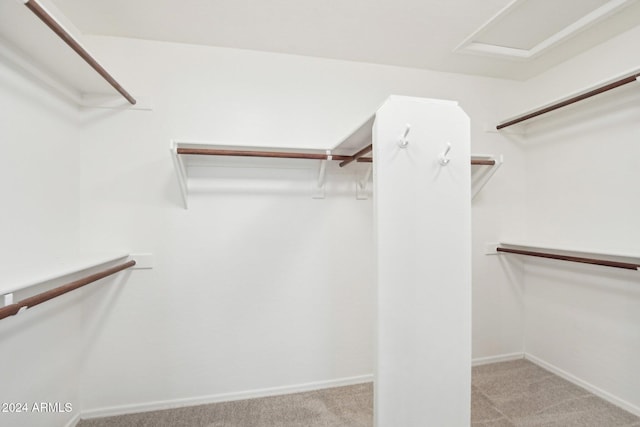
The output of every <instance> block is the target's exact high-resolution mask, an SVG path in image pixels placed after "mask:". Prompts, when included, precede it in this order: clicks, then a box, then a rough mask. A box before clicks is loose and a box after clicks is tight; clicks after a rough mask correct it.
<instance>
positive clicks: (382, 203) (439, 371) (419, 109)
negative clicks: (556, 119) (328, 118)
mask: <svg viewBox="0 0 640 427" xmlns="http://www.w3.org/2000/svg"><path fill="white" fill-rule="evenodd" d="M406 124H410V125H411V129H410V132H409V135H408V140H409V144H408V146H407V147H405V148H400V147H399V146H398V139H399V135H401V134H402V132H403V131H404V128H405V125H406ZM447 144H450V146H451V150H450V151H449V153H448V156H447V157H448V159H449V163H448V164H447V165H445V166H442V165H441V164H439V162H438V157H439V156H440V155H441V154H442V153H443V151H444V150H445V148H446V146H447ZM373 146H374V153H373V157H374V158H375V163H374V200H375V209H374V215H375V221H374V228H375V247H376V249H375V250H376V256H375V270H376V272H377V275H376V287H377V307H378V311H377V320H376V325H377V334H376V347H375V348H376V351H375V355H376V356H375V357H376V367H375V393H374V396H375V397H374V402H375V403H374V413H375V425H376V426H380V427H391V426H406V427H418V426H464V425H468V424H469V423H470V409H471V369H470V366H471V206H470V204H469V199H470V197H471V185H470V182H471V172H470V169H471V167H470V165H469V158H470V144H469V118H468V117H467V116H466V114H465V113H464V111H462V109H461V108H460V107H459V106H458V105H457V103H455V102H452V101H442V100H432V99H419V98H410V97H396V96H394V97H391V98H389V100H388V101H387V102H385V103H384V105H383V106H382V107H381V108H380V110H379V111H378V114H377V115H376V121H375V124H374V131H373Z"/></svg>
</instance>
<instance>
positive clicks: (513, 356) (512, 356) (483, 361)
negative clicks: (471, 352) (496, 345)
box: [471, 353, 524, 366]
mask: <svg viewBox="0 0 640 427" xmlns="http://www.w3.org/2000/svg"><path fill="white" fill-rule="evenodd" d="M523 358H524V353H507V354H498V355H497V356H489V357H477V358H475V359H472V360H471V366H480V365H488V364H490V363H498V362H508V361H510V360H518V359H523Z"/></svg>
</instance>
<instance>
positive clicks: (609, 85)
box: [496, 73, 640, 130]
mask: <svg viewBox="0 0 640 427" xmlns="http://www.w3.org/2000/svg"><path fill="white" fill-rule="evenodd" d="M638 77H640V73H636V74H633V75H631V76H628V77H624V78H621V79H618V80H616V81H614V82H611V83H607V84H604V85H602V86H598V87H596V88H595V89H592V90H590V91H588V92H585V93H582V94H580V95H576V96H573V97H571V98H568V99H565V100H564V101H560V102H556V103H555V104H551V105H549V106H548V107H544V108H540V109H539V110H536V111H533V112H531V113H528V114H524V115H522V116H520V117H516V118H515V119H512V120H509V121H507V122H504V123H500V124H499V125H498V126H496V129H498V130H500V129H504V128H506V127H508V126H512V125H515V124H517V123H520V122H524V121H525V120H529V119H532V118H534V117H538V116H540V115H542V114H546V113H548V112H550V111H554V110H557V109H558V108H562V107H566V106H567V105H571V104H575V103H576V102H579V101H582V100H584V99H587V98H591V97H592V96H595V95H599V94H601V93H603V92H607V91H609V90H611V89H615V88H617V87H620V86H623V85H626V84H628V83H632V82H635V81H636V80H637V78H638Z"/></svg>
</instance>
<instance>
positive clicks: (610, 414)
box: [471, 359, 640, 427]
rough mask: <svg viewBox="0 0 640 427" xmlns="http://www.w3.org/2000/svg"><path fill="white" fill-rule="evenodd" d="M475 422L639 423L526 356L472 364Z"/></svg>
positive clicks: (509, 426)
mask: <svg viewBox="0 0 640 427" xmlns="http://www.w3.org/2000/svg"><path fill="white" fill-rule="evenodd" d="M472 378H473V380H472V390H471V425H472V426H473V427H534V426H535V427H541V426H544V427H572V426H575V427H636V426H638V427H640V418H638V417H636V416H635V415H633V414H630V413H629V412H627V411H625V410H623V409H620V408H618V407H617V406H614V405H612V404H610V403H608V402H606V401H604V400H602V399H600V398H599V397H597V396H595V395H593V394H591V393H589V392H588V391H587V390H585V389H583V388H580V387H578V386H576V385H574V384H572V383H570V382H568V381H566V380H564V379H562V378H560V377H558V376H557V375H555V374H553V373H551V372H549V371H547V370H545V369H543V368H541V367H539V366H538V365H535V364H533V363H531V362H529V361H527V360H524V359H521V360H514V361H511V362H502V363H494V364H491V365H484V366H476V367H474V368H473V377H472Z"/></svg>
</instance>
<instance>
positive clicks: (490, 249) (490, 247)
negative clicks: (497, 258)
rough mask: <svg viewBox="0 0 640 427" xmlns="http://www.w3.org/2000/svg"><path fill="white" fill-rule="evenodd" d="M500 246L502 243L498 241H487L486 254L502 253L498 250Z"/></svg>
mask: <svg viewBox="0 0 640 427" xmlns="http://www.w3.org/2000/svg"><path fill="white" fill-rule="evenodd" d="M498 246H500V243H498V242H491V243H485V247H484V254H485V255H500V253H499V252H498V250H497V249H498Z"/></svg>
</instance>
